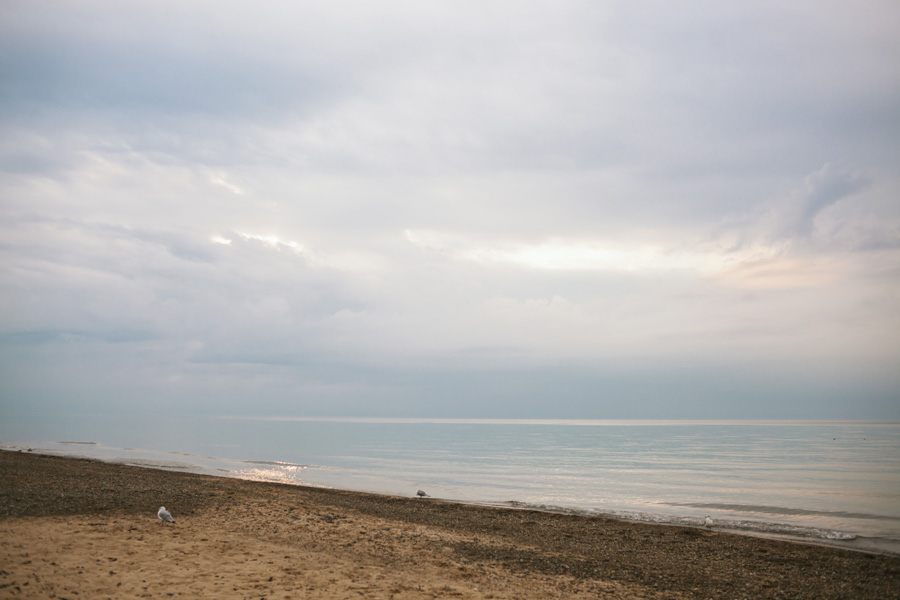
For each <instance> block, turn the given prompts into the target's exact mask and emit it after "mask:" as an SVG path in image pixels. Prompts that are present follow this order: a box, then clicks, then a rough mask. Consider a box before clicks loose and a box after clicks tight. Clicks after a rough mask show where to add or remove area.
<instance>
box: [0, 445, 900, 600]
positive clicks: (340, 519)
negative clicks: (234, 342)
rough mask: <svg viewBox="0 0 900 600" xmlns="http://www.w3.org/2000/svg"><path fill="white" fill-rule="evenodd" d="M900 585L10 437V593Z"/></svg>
mask: <svg viewBox="0 0 900 600" xmlns="http://www.w3.org/2000/svg"><path fill="white" fill-rule="evenodd" d="M413 492H414V490H412V491H411V494H412V493H413ZM163 505H164V506H165V507H166V508H167V509H168V510H169V511H170V512H171V513H172V514H173V516H174V518H175V523H174V524H168V523H164V522H162V521H161V520H159V519H158V518H157V516H156V511H157V509H158V508H159V507H160V506H163ZM898 596H900V557H898V556H896V555H884V554H876V553H867V552H858V551H852V550H847V549H841V548H834V547H827V546H819V545H808V544H798V543H793V542H787V541H782V540H773V539H764V538H758V537H749V536H741V535H735V534H731V533H724V532H720V531H716V530H715V528H713V529H712V530H706V529H703V528H693V527H677V526H671V525H654V524H645V523H633V522H626V521H618V520H612V519H604V518H596V517H585V516H576V515H561V514H553V513H547V512H538V511H533V510H517V509H510V508H494V507H484V506H473V505H466V504H458V503H449V502H443V501H440V500H434V499H430V498H421V499H420V498H414V497H409V498H405V497H396V496H383V495H373V494H365V493H358V492H347V491H340V490H332V489H321V488H313V487H303V486H295V485H284V484H276V483H262V482H251V481H244V480H239V479H233V478H225V477H211V476H205V475H197V474H190V473H183V472H177V471H166V470H157V469H147V468H140V467H132V466H125V465H117V464H111V463H105V462H100V461H94V460H84V459H77V458H62V457H56V456H46V455H37V454H30V453H28V452H0V598H68V599H70V600H71V599H73V598H132V597H134V598H267V599H273V598H398V599H403V598H496V599H507V598H508V599H513V598H522V599H526V598H528V599H530V598H660V599H663V598H896V597H898Z"/></svg>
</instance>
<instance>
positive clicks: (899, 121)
mask: <svg viewBox="0 0 900 600" xmlns="http://www.w3.org/2000/svg"><path fill="white" fill-rule="evenodd" d="M897 57H900V5H898V4H897V3H896V2H893V1H888V0H885V1H877V0H863V1H861V2H854V3H849V2H828V1H825V2H823V1H821V0H817V1H815V2H812V1H810V2H805V1H802V0H800V1H794V2H790V3H783V2H753V3H750V2H745V3H721V2H691V3H671V2H657V3H654V2H644V3H633V2H575V1H573V2H558V1H554V2H531V1H527V0H526V1H520V0H517V1H515V2H511V1H509V2H507V1H490V0H489V1H484V0H481V1H479V2H418V1H417V2H378V3H373V2H353V1H349V2H340V1H336V2H317V3H312V2H254V3H242V2H228V1H224V2H223V1H216V2H199V1H197V2H187V3H185V2H160V1H158V0H157V1H154V2H143V1H140V0H135V1H130V2H124V3H123V2H112V1H108V2H107V1H93V0H80V1H78V2H43V1H39V0H28V1H18V0H8V1H7V2H4V4H3V6H2V8H0V211H2V213H0V214H2V220H0V228H2V232H0V233H2V242H0V379H2V381H3V383H2V389H0V394H2V396H0V398H2V406H3V410H8V411H15V410H38V411H43V410H53V411H85V410H89V411H108V410H141V406H142V404H143V403H146V402H155V403H157V404H158V405H160V406H163V407H165V408H166V409H167V410H172V411H179V412H185V413H203V414H206V413H223V414H283V415H297V416H301V415H302V416H321V415H332V416H408V417H442V416H457V417H546V418H601V419H602V418H861V419H868V418H878V419H884V418H890V419H898V418H900V376H898V373H900V310H898V306H900V61H898V59H897Z"/></svg>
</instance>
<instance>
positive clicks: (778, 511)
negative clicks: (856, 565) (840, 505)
mask: <svg viewBox="0 0 900 600" xmlns="http://www.w3.org/2000/svg"><path fill="white" fill-rule="evenodd" d="M663 504H666V505H667V506H684V507H688V508H709V509H713V510H730V511H735V512H752V513H766V514H772V515H797V516H801V515H809V516H819V517H843V518H849V519H873V520H885V521H891V520H893V518H892V517H887V516H884V515H873V514H869V513H857V512H846V511H831V510H810V509H806V508H787V507H783V506H764V505H757V504H728V503H721V502H707V503H703V502H664V503H663Z"/></svg>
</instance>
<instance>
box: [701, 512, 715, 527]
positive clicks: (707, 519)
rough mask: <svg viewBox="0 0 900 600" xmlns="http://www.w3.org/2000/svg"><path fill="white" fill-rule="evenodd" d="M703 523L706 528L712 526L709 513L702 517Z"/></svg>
mask: <svg viewBox="0 0 900 600" xmlns="http://www.w3.org/2000/svg"><path fill="white" fill-rule="evenodd" d="M703 524H704V525H705V526H706V528H707V529H709V528H710V527H712V526H713V520H712V517H710V516H709V515H706V518H705V519H703Z"/></svg>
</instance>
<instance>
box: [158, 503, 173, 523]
mask: <svg viewBox="0 0 900 600" xmlns="http://www.w3.org/2000/svg"><path fill="white" fill-rule="evenodd" d="M156 516H157V517H159V518H160V519H162V521H163V522H164V523H174V522H175V519H173V518H172V513H170V512H169V511H167V510H166V507H165V506H160V507H159V511H158V512H157V513H156Z"/></svg>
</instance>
